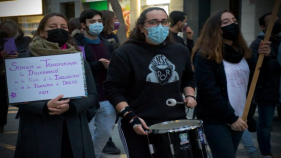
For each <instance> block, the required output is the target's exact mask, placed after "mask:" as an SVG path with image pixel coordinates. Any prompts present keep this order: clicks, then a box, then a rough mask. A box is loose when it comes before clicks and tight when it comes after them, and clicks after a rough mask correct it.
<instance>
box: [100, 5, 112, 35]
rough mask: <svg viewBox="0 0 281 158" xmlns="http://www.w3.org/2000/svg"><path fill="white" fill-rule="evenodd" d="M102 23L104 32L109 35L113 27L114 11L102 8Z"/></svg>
mask: <svg viewBox="0 0 281 158" xmlns="http://www.w3.org/2000/svg"><path fill="white" fill-rule="evenodd" d="M101 13H102V24H103V31H102V32H103V33H104V34H105V35H109V34H110V33H111V32H112V31H113V28H112V27H111V26H110V25H111V24H112V22H113V20H114V12H112V11H109V10H102V11H101Z"/></svg>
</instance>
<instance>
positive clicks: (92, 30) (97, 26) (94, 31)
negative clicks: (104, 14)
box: [88, 22, 103, 36]
mask: <svg viewBox="0 0 281 158" xmlns="http://www.w3.org/2000/svg"><path fill="white" fill-rule="evenodd" d="M88 27H89V31H88V33H89V34H91V35H93V36H98V35H99V34H100V33H101V32H102V30H103V24H102V23H99V22H96V23H93V24H90V25H89V26H88Z"/></svg>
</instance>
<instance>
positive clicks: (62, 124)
mask: <svg viewBox="0 0 281 158" xmlns="http://www.w3.org/2000/svg"><path fill="white" fill-rule="evenodd" d="M22 54H23V55H21V57H30V56H31V54H30V52H27V53H22ZM85 62H86V61H84V63H85ZM84 67H85V75H86V83H87V93H88V97H83V98H80V99H71V100H70V102H69V104H70V107H74V109H72V111H71V112H69V111H67V112H65V113H63V114H61V115H49V114H48V113H46V110H45V108H46V104H47V102H48V101H34V102H28V103H27V104H18V105H14V106H17V107H18V108H19V111H18V116H19V117H20V122H19V132H18V139H17V145H16V151H15V156H14V157H15V158H61V150H62V146H65V145H66V144H65V142H64V138H65V135H66V134H68V136H69V137H68V138H67V139H69V141H70V142H69V143H70V144H71V149H72V154H73V157H74V158H82V157H83V158H93V157H95V153H94V148H93V142H92V139H91V134H90V131H89V127H88V121H87V116H86V111H87V110H88V109H90V108H93V107H94V106H95V105H96V102H97V92H96V86H95V82H94V79H93V77H92V73H91V70H90V67H89V65H88V64H87V63H85V64H84Z"/></svg>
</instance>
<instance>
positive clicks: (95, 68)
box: [88, 61, 106, 75]
mask: <svg viewBox="0 0 281 158" xmlns="http://www.w3.org/2000/svg"><path fill="white" fill-rule="evenodd" d="M88 63H89V65H90V67H91V70H92V73H93V74H95V75H96V74H100V73H104V72H105V71H106V69H105V67H104V66H103V64H102V62H100V61H90V62H89V61H88Z"/></svg>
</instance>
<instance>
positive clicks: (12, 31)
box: [0, 20, 23, 38]
mask: <svg viewBox="0 0 281 158" xmlns="http://www.w3.org/2000/svg"><path fill="white" fill-rule="evenodd" d="M0 30H1V31H6V32H7V33H8V35H9V38H11V37H14V36H16V35H17V34H23V31H22V29H21V27H20V26H19V25H18V24H17V23H16V22H15V21H13V20H6V21H3V22H1V23H0Z"/></svg>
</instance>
